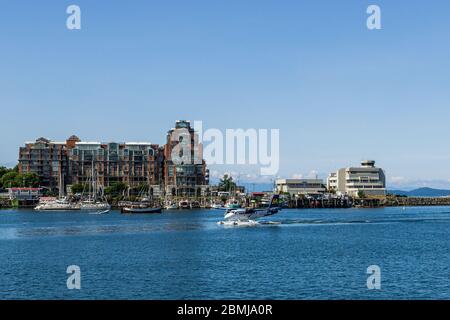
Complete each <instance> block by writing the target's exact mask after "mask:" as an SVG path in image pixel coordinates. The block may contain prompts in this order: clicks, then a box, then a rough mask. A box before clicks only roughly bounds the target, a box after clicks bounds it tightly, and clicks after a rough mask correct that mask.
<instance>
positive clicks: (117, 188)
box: [105, 182, 128, 196]
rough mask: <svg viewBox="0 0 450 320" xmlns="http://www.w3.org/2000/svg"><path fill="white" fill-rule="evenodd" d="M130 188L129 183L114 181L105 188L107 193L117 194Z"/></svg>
mask: <svg viewBox="0 0 450 320" xmlns="http://www.w3.org/2000/svg"><path fill="white" fill-rule="evenodd" d="M127 189H128V185H127V184H126V183H124V182H114V183H112V184H111V185H110V186H109V187H107V188H105V194H107V195H113V196H117V195H120V194H121V193H122V192H123V191H125V190H127Z"/></svg>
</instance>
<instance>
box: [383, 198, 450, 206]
mask: <svg viewBox="0 0 450 320" xmlns="http://www.w3.org/2000/svg"><path fill="white" fill-rule="evenodd" d="M381 204H382V205H384V206H387V207H417V206H450V197H427V198H424V197H423V198H422V197H388V198H386V199H384V200H383V201H382V202H381Z"/></svg>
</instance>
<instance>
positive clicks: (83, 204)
mask: <svg viewBox="0 0 450 320" xmlns="http://www.w3.org/2000/svg"><path fill="white" fill-rule="evenodd" d="M90 182H91V184H89V192H88V194H89V196H88V200H83V199H81V201H80V203H79V210H81V211H83V212H88V213H96V214H105V213H108V212H109V211H110V210H111V205H110V204H109V203H108V202H107V201H106V200H105V199H104V195H103V188H101V190H102V196H101V198H103V200H102V199H100V198H99V197H98V191H99V190H98V189H99V188H98V185H97V177H96V172H95V170H94V160H92V168H91V181H90ZM91 187H92V192H91Z"/></svg>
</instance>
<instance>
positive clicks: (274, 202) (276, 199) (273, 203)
mask: <svg viewBox="0 0 450 320" xmlns="http://www.w3.org/2000/svg"><path fill="white" fill-rule="evenodd" d="M279 200H280V195H278V194H274V195H273V196H272V199H270V204H269V209H271V208H278V207H279V203H278V202H279Z"/></svg>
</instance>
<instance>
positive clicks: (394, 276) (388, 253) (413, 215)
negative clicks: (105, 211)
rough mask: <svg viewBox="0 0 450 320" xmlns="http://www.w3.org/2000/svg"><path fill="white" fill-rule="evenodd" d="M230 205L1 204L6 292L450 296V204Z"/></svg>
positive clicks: (0, 262)
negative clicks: (375, 274)
mask: <svg viewBox="0 0 450 320" xmlns="http://www.w3.org/2000/svg"><path fill="white" fill-rule="evenodd" d="M221 214H222V213H221V212H220V211H214V210H199V211H173V212H165V213H164V214H162V215H142V216H123V215H120V214H119V213H118V212H112V213H111V214H109V215H102V216H97V215H89V214H81V213H34V212H32V211H25V210H2V211H0V299H23V298H31V299H92V298H95V299H412V298H417V299H430V298H434V299H450V207H418V208H407V209H406V210H403V208H385V209H334V210H328V209H324V210H320V209H319V210H284V211H283V212H282V213H281V214H279V215H276V216H273V217H270V220H266V221H278V222H281V224H261V225H259V226H256V227H247V228H243V227H241V228H239V227H234V228H224V227H223V226H219V225H217V222H218V221H220V220H221ZM69 265H78V266H80V268H81V286H82V288H81V290H68V289H67V287H66V280H67V276H68V275H67V274H66V268H67V266H69ZM370 265H379V266H380V268H381V281H382V288H381V290H378V291H372V290H368V289H367V285H366V281H367V277H368V275H367V274H366V269H367V267H368V266H370Z"/></svg>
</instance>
